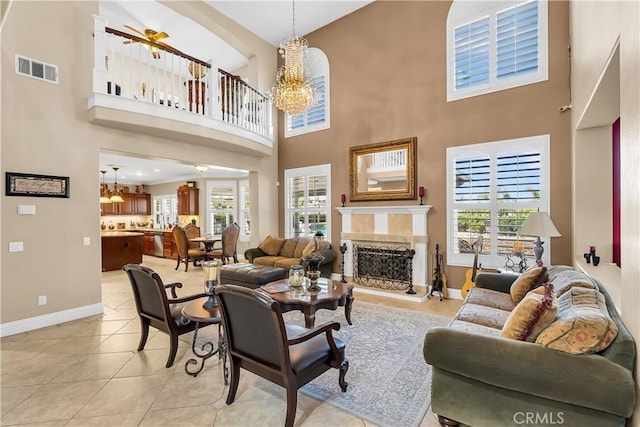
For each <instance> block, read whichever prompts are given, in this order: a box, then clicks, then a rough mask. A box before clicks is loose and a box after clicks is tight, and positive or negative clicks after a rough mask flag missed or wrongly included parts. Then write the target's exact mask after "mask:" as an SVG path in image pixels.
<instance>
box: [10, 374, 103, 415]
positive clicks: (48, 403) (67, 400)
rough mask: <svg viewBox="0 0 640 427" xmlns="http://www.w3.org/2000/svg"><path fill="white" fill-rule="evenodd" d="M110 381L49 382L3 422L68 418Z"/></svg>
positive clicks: (11, 412)
mask: <svg viewBox="0 0 640 427" xmlns="http://www.w3.org/2000/svg"><path fill="white" fill-rule="evenodd" d="M105 383H106V381H78V382H73V383H63V384H47V385H44V386H42V387H41V388H40V389H38V390H37V391H36V392H35V393H33V394H32V395H31V396H29V397H28V398H27V399H26V400H24V401H23V402H22V403H20V404H19V405H18V406H16V407H15V408H14V409H13V410H11V411H10V412H9V413H8V414H6V415H5V416H3V417H2V423H3V424H25V423H36V422H38V423H39V422H49V421H67V420H69V419H71V418H72V417H73V415H74V414H75V413H76V412H78V410H80V408H82V407H83V406H84V404H85V403H87V402H88V401H89V400H90V399H91V397H92V396H94V395H95V394H96V393H97V392H98V390H100V388H101V387H103V386H104V385H105Z"/></svg>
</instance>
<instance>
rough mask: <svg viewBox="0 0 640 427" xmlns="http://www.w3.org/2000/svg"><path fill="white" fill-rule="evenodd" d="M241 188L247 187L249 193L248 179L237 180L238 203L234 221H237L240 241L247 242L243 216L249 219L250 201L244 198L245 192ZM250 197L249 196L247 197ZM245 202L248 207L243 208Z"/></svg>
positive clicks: (247, 235) (247, 237)
mask: <svg viewBox="0 0 640 427" xmlns="http://www.w3.org/2000/svg"><path fill="white" fill-rule="evenodd" d="M243 188H247V189H249V196H250V195H251V188H250V187H249V181H248V180H244V181H239V182H238V203H237V207H238V216H237V218H238V220H237V221H236V222H237V223H238V225H239V226H240V236H239V237H238V238H239V240H240V241H241V242H248V241H249V237H250V235H249V234H246V233H245V232H244V226H243V225H244V224H243V223H244V221H243V218H244V217H245V216H246V218H247V221H250V220H251V203H250V200H245V194H246V193H244V192H243V191H242V189H243ZM249 199H250V197H249ZM245 202H248V203H249V208H248V209H246V210H245V209H244V208H243V206H244V205H245ZM249 227H251V224H249Z"/></svg>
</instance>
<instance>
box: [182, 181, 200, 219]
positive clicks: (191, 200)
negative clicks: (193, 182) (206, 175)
mask: <svg viewBox="0 0 640 427" xmlns="http://www.w3.org/2000/svg"><path fill="white" fill-rule="evenodd" d="M199 197H200V190H199V189H197V188H192V187H187V186H186V185H182V186H180V187H178V215H200V211H199V206H198V204H199V201H200V199H199Z"/></svg>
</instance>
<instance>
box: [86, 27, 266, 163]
mask: <svg viewBox="0 0 640 427" xmlns="http://www.w3.org/2000/svg"><path fill="white" fill-rule="evenodd" d="M94 38H95V56H94V58H95V60H94V69H93V92H92V93H90V94H89V96H88V97H87V110H88V111H89V120H90V121H91V122H92V123H95V124H99V125H103V126H108V127H114V128H119V129H125V130H128V131H133V132H139V133H143V134H147V135H154V136H160V137H163V138H171V139H175V140H179V141H185V142H190V143H194V144H198V145H205V146H210V147H215V148H220V149H224V150H229V151H234V152H241V153H245V154H252V155H259V156H266V155H271V154H272V149H273V122H272V120H273V117H272V110H273V108H272V105H271V101H270V100H269V99H268V97H267V96H266V95H264V94H262V93H261V92H260V91H258V90H257V89H255V88H253V87H252V86H250V85H249V84H247V83H246V82H245V81H243V80H242V79H241V78H240V77H239V76H234V75H232V74H231V73H229V72H227V71H225V70H222V69H219V68H218V67H216V66H215V65H214V64H211V63H209V62H206V61H203V60H201V59H198V58H194V57H192V56H189V55H187V54H185V53H183V52H180V51H179V50H177V49H173V48H171V47H169V46H167V45H164V44H162V43H155V42H153V41H151V40H148V39H144V38H140V37H137V36H134V35H131V34H127V33H124V32H122V31H118V30H115V29H112V28H109V27H107V26H106V21H105V20H104V19H103V18H101V17H99V16H94Z"/></svg>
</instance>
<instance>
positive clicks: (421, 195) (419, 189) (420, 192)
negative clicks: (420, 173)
mask: <svg viewBox="0 0 640 427" xmlns="http://www.w3.org/2000/svg"><path fill="white" fill-rule="evenodd" d="M418 196H420V197H424V187H420V188H418Z"/></svg>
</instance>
